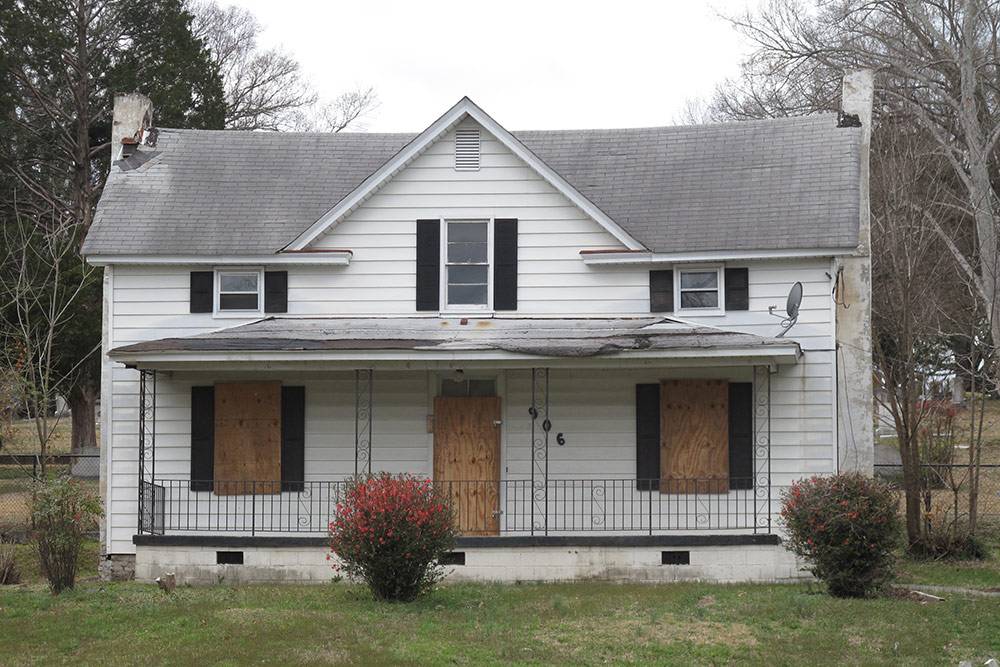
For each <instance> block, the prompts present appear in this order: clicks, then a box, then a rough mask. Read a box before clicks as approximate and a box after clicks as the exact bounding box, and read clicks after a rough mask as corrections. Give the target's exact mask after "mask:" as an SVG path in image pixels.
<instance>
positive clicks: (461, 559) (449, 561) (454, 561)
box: [439, 551, 465, 565]
mask: <svg viewBox="0 0 1000 667" xmlns="http://www.w3.org/2000/svg"><path fill="white" fill-rule="evenodd" d="M439 562H440V564H441V565H465V552H464V551H449V552H448V553H446V554H445V555H443V556H441V560H440V561H439Z"/></svg>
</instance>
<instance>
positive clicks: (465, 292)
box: [442, 220, 492, 310]
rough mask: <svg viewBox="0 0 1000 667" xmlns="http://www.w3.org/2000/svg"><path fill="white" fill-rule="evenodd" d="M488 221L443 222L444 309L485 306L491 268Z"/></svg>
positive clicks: (488, 294)
mask: <svg viewBox="0 0 1000 667" xmlns="http://www.w3.org/2000/svg"><path fill="white" fill-rule="evenodd" d="M490 227H491V225H490V221H489V220H448V221H446V222H445V224H444V228H445V233H444V239H443V243H444V250H445V252H444V256H445V262H444V272H445V275H444V280H443V281H442V284H443V286H444V297H445V298H444V303H445V304H446V306H447V308H449V309H452V310H455V309H464V308H469V309H483V310H486V309H489V307H490V294H491V291H490V284H491V278H492V276H491V267H490V259H491V257H490V255H491V247H492V244H491V242H490V236H491V231H492V230H491V229H490Z"/></svg>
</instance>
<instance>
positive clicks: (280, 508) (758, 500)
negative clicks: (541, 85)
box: [140, 477, 771, 535]
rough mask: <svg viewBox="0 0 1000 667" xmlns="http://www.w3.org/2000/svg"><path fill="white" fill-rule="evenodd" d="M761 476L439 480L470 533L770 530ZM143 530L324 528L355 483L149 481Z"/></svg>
mask: <svg viewBox="0 0 1000 667" xmlns="http://www.w3.org/2000/svg"><path fill="white" fill-rule="evenodd" d="M767 481H768V480H767V479H766V478H763V479H761V478H759V477H758V478H755V479H731V480H719V479H681V480H669V481H667V480H663V481H661V480H655V479H654V480H636V479H549V480H547V481H546V482H544V483H539V482H538V481H537V480H536V482H534V483H532V481H531V480H530V479H523V480H520V479H519V480H500V481H440V482H436V485H438V486H439V488H440V489H441V490H442V491H443V492H444V493H445V494H446V495H447V497H449V498H450V500H451V504H452V508H453V510H454V512H455V521H456V524H457V526H458V528H459V530H460V531H461V532H462V533H463V534H466V535H499V534H519V535H550V534H572V533H594V532H601V533H610V532H618V533H623V534H648V535H653V534H657V533H662V532H668V531H696V530H698V531H701V530H712V531H724V530H751V531H753V532H759V533H768V532H770V530H771V512H770V507H771V502H770V501H771V492H770V488H769V485H768V484H767ZM141 484H142V498H143V501H144V502H143V506H144V511H143V513H142V519H141V522H140V532H142V533H150V534H164V533H173V532H200V533H205V534H213V533H219V532H223V533H241V534H247V535H257V534H269V533H270V534H274V533H286V534H287V533H295V534H325V533H326V532H327V527H328V525H329V522H330V520H331V519H332V518H333V517H334V516H335V514H336V511H337V503H338V502H340V501H341V500H342V499H343V497H344V492H345V491H346V488H347V484H348V482H347V481H346V480H334V481H306V482H284V483H282V482H270V481H261V482H245V481H240V482H227V481H224V480H214V481H198V480H195V481H191V480H175V479H171V480H157V481H155V482H146V481H144V482H142V483H141Z"/></svg>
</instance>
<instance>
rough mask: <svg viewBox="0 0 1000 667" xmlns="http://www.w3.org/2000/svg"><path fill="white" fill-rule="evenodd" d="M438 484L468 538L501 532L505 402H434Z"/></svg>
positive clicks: (490, 398) (467, 399)
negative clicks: (501, 457)
mask: <svg viewBox="0 0 1000 667" xmlns="http://www.w3.org/2000/svg"><path fill="white" fill-rule="evenodd" d="M434 481H435V483H438V484H441V485H443V488H444V489H445V490H446V492H447V493H448V494H449V496H450V497H451V502H452V505H453V508H454V511H455V516H456V519H457V521H458V528H459V530H460V531H461V532H462V534H463V535H496V534H498V533H499V532H500V515H499V509H500V398H499V397H497V396H438V397H436V398H435V399H434Z"/></svg>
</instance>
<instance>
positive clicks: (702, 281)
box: [676, 266, 723, 312]
mask: <svg viewBox="0 0 1000 667" xmlns="http://www.w3.org/2000/svg"><path fill="white" fill-rule="evenodd" d="M678 274H679V275H678V278H679V279H678V280H676V283H677V299H678V304H679V306H680V308H679V310H682V311H683V310H691V311H701V312H719V311H721V310H722V308H723V304H722V269H721V268H720V267H715V266H713V267H705V268H701V267H697V268H694V267H693V268H690V269H680V270H679V271H678Z"/></svg>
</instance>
